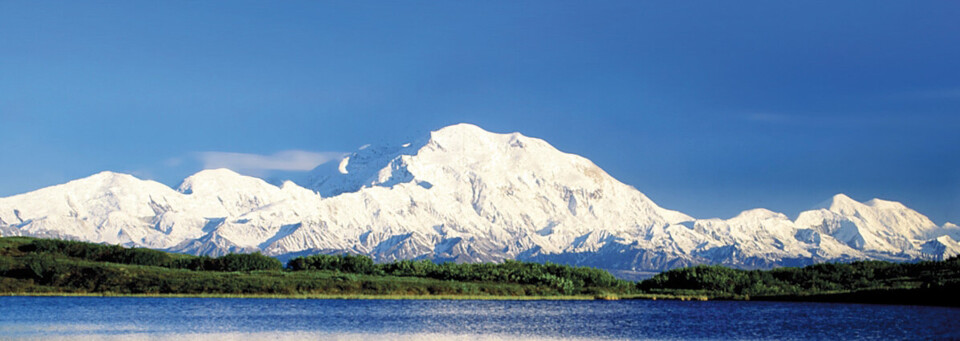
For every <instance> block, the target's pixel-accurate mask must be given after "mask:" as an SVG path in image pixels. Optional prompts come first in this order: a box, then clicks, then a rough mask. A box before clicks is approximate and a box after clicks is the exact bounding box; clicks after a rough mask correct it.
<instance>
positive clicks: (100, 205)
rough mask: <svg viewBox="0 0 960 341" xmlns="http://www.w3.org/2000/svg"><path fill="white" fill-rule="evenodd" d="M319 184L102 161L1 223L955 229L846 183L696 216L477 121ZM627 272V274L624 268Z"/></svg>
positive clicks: (448, 237)
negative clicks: (812, 200) (822, 195)
mask: <svg viewBox="0 0 960 341" xmlns="http://www.w3.org/2000/svg"><path fill="white" fill-rule="evenodd" d="M311 179H312V180H310V182H309V183H308V184H307V186H306V187H301V186H299V185H296V184H294V183H291V182H287V183H285V184H284V185H283V186H281V187H277V186H274V185H271V184H269V183H267V182H265V181H263V180H260V179H257V178H253V177H247V176H243V175H240V174H237V173H234V172H232V171H229V170H225V169H219V170H205V171H201V172H199V173H197V174H195V175H193V176H190V177H188V178H187V179H186V180H184V182H183V184H182V185H181V186H180V187H179V189H178V190H173V189H171V188H169V187H167V186H164V185H162V184H159V183H156V182H153V181H144V180H140V179H137V178H135V177H133V176H130V175H125V174H116V173H109V172H104V173H100V174H96V175H93V176H90V177H87V178H84V179H80V180H75V181H72V182H69V183H66V184H63V185H57V186H52V187H48V188H44V189H40V190H37V191H34V192H30V193H26V194H21V195H16V196H12V197H7V198H0V235H4V236H8V235H28V236H44V237H57V238H66V239H78V240H86V241H93V242H105V243H112V244H123V245H130V246H142V247H150V248H158V249H167V250H172V251H178V252H186V253H194V254H210V255H220V254H223V253H227V252H251V251H262V252H264V253H266V254H269V255H274V256H278V257H281V258H285V257H290V256H294V255H304V254H312V253H343V252H348V253H359V254H366V255H370V256H371V257H373V258H374V259H376V260H378V261H389V260H395V259H434V260H438V261H457V262H483V261H500V260H503V259H521V260H531V261H552V262H560V263H567V264H577V265H590V266H596V267H600V268H606V269H610V270H620V271H626V272H629V271H660V270H665V269H670V268H674V267H680V266H688V265H693V264H700V263H707V264H725V265H730V266H736V267H742V268H766V267H773V266H781V265H802V264H809V263H814V262H821V261H832V260H852V259H891V260H907V259H917V258H924V259H940V258H944V257H949V256H952V255H955V254H957V253H958V252H960V245H958V243H957V242H956V240H957V239H958V237H960V235H958V234H960V233H958V230H960V229H958V228H957V227H956V225H953V224H945V225H944V226H942V227H938V226H936V225H935V224H933V222H931V221H930V220H929V219H927V218H926V217H925V216H923V215H921V214H919V213H917V212H916V211H913V210H911V209H909V208H907V207H905V206H904V205H902V204H900V203H897V202H892V201H885V200H880V199H874V200H871V201H868V202H866V203H860V202H857V201H855V200H853V199H851V198H849V197H847V196H845V195H842V194H839V195H837V196H835V197H834V198H832V200H829V201H828V202H827V203H826V204H824V205H823V206H822V208H820V209H816V210H812V211H807V212H803V213H801V214H800V216H799V217H798V218H797V219H796V220H790V219H789V218H788V217H787V216H786V215H783V214H781V213H776V212H772V211H769V210H764V209H754V210H748V211H744V212H743V213H741V214H740V215H738V216H736V217H733V218H730V219H727V220H722V219H694V218H692V217H690V216H688V215H685V214H683V213H680V212H677V211H673V210H668V209H664V208H661V207H659V206H658V205H657V204H656V203H654V202H653V201H652V200H650V199H649V198H647V197H646V196H645V195H644V194H643V193H641V192H640V191H638V190H637V189H635V188H633V187H631V186H628V185H626V184H623V183H621V182H619V181H617V180H616V179H614V178H613V177H611V176H610V175H609V174H607V173H606V172H604V171H603V170H602V169H600V168H599V167H597V166H596V165H595V164H593V163H592V162H590V160H587V159H585V158H583V157H580V156H578V155H573V154H568V153H564V152H561V151H559V150H557V149H556V148H554V147H553V146H551V145H550V144H549V143H547V142H546V141H544V140H541V139H537V138H531V137H527V136H524V135H522V134H519V133H510V134H496V133H491V132H488V131H485V130H483V129H481V128H479V127H477V126H474V125H470V124H458V125H453V126H449V127H446V128H443V129H440V130H437V131H434V132H432V133H430V134H429V136H426V137H424V138H421V139H418V140H415V141H411V142H409V143H404V144H400V145H396V146H367V147H364V148H361V149H360V150H358V151H356V152H355V153H353V154H350V155H347V156H345V157H343V159H342V160H339V162H330V163H328V164H324V165H321V166H320V167H318V168H317V169H315V170H314V171H313V172H312V177H311ZM622 273H623V272H622Z"/></svg>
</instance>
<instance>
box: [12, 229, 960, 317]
mask: <svg viewBox="0 0 960 341" xmlns="http://www.w3.org/2000/svg"><path fill="white" fill-rule="evenodd" d="M956 289H960V259H958V258H957V257H954V258H951V259H948V260H945V261H923V262H916V263H892V262H881V261H861V262H853V263H824V264H817V265H811V266H807V267H803V268H778V269H773V270H737V269H731V268H727V267H723V266H695V267H690V268H683V269H676V270H671V271H666V272H663V273H660V274H658V275H656V276H654V277H653V278H651V279H648V280H645V281H641V282H629V281H624V280H621V279H618V278H616V277H614V276H613V275H611V274H610V273H608V272H606V271H603V270H599V269H595V268H590V267H575V266H568V265H558V264H550V263H546V264H540V263H530V262H520V261H512V260H507V261H504V262H503V263H479V264H458V263H450V262H447V263H439V264H438V263H434V262H432V261H429V260H416V261H412V260H401V261H394V262H389V263H375V262H374V261H373V260H372V259H370V258H369V257H366V256H360V255H312V256H303V257H297V258H294V259H291V260H290V261H289V262H288V263H287V264H283V263H281V262H280V261H279V260H277V259H275V258H272V257H268V256H265V255H262V254H259V253H253V254H229V255H225V256H222V257H216V258H213V257H204V256H191V255H184V254H176V253H167V252H163V251H157V250H151V249H144V248H126V247H121V246H116V245H101V244H93V243H85V242H76V241H64V240H56V239H36V238H28V237H5V238H0V294H7V295H11V294H16V295H43V294H54V295H56V294H64V295H69V294H76V295H89V294H105V295H196V296H271V297H320V298H322V297H362V298H365V297H371V298H580V299H593V298H599V299H616V298H623V299H628V298H637V299H657V298H666V299H669V298H676V299H699V300H705V299H734V300H791V301H838V302H865V303H898V304H933V305H951V306H960V302H958V301H957V299H954V298H952V297H953V296H954V295H949V293H951V292H953V291H955V290H956Z"/></svg>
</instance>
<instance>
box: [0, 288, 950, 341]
mask: <svg viewBox="0 0 960 341" xmlns="http://www.w3.org/2000/svg"><path fill="white" fill-rule="evenodd" d="M0 307H2V308H3V314H0V339H5V338H27V339H48V338H68V339H114V338H116V339H120V338H123V339H128V338H151V339H163V340H165V339H170V340H174V339H176V340H184V339H210V338H215V339H234V340H247V339H257V340H260V339H298V340H302V339H325V340H327V339H334V340H365V341H367V340H374V339H376V340H379V339H399V340H425V339H426V340H449V339H461V340H560V339H563V340H576V339H632V340H633V339H704V338H709V339H824V338H827V339H848V338H856V339H891V338H894V339H904V338H960V334H958V333H957V331H955V329H956V328H955V323H954V321H957V318H960V309H954V308H941V307H914V306H883V305H856V304H815V303H775V302H677V301H613V302H609V301H433V300H423V301H418V300H413V301H408V300H385V301H384V300H277V299H212V298H101V297H0Z"/></svg>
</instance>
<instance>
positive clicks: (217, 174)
mask: <svg viewBox="0 0 960 341" xmlns="http://www.w3.org/2000/svg"><path fill="white" fill-rule="evenodd" d="M263 186H269V187H276V186H273V185H271V184H269V183H267V182H266V181H264V180H262V179H260V178H255V177H252V176H246V175H242V174H239V173H237V172H234V171H232V170H229V169H226V168H217V169H204V170H202V171H199V172H197V173H196V174H193V175H191V176H189V177H187V178H186V179H184V180H183V183H181V184H180V187H179V188H178V189H177V191H179V192H180V193H184V194H192V193H197V192H211V193H212V192H217V191H221V190H226V191H231V192H233V191H242V190H245V189H250V188H256V187H263Z"/></svg>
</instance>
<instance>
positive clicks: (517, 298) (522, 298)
mask: <svg viewBox="0 0 960 341" xmlns="http://www.w3.org/2000/svg"><path fill="white" fill-rule="evenodd" d="M0 297H139V298H263V299H294V300H296V299H300V300H311V299H312V300H476V301H617V300H651V301H656V300H674V301H708V300H714V299H711V298H709V297H706V296H673V295H649V294H632V295H623V296H617V295H613V296H600V295H558V296H500V295H367V294H339V295H338V294H290V295H284V294H124V293H75V292H66V293H56V292H13V293H11V292H6V293H0Z"/></svg>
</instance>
